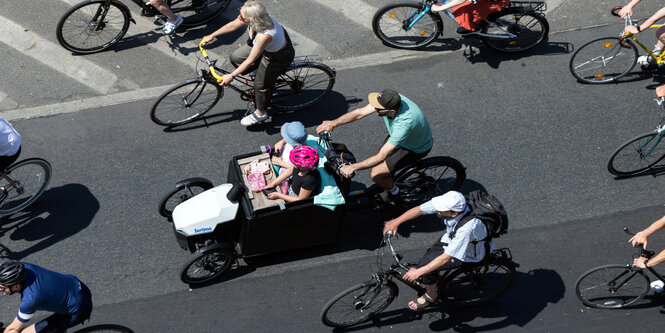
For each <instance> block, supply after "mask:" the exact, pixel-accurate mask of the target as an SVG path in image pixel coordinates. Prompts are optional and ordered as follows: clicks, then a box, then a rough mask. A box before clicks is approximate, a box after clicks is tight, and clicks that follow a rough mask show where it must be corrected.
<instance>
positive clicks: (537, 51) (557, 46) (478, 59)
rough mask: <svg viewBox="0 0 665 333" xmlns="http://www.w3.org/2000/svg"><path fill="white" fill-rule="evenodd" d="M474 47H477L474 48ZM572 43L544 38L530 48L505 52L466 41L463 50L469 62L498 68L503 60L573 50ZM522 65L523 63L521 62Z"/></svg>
mask: <svg viewBox="0 0 665 333" xmlns="http://www.w3.org/2000/svg"><path fill="white" fill-rule="evenodd" d="M474 47H477V48H478V49H479V52H478V51H475V50H474ZM573 49H574V47H573V44H571V43H565V42H563V43H562V42H548V40H547V39H546V40H545V41H544V42H543V43H542V44H540V45H538V46H536V47H535V48H533V49H531V50H527V51H524V52H517V53H506V52H500V51H496V50H494V49H491V48H490V47H488V46H487V45H485V44H484V43H477V42H467V48H466V50H465V51H464V56H465V57H466V58H467V60H469V62H470V63H472V64H476V63H483V62H484V63H487V65H489V66H490V67H492V68H499V65H500V64H501V62H503V61H515V60H519V59H521V58H525V57H530V56H534V55H545V56H551V55H561V54H569V53H572V52H573ZM523 66H524V64H523Z"/></svg>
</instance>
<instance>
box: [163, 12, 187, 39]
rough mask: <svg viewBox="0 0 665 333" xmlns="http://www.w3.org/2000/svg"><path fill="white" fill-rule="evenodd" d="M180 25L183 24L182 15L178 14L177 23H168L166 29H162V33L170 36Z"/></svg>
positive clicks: (165, 25)
mask: <svg viewBox="0 0 665 333" xmlns="http://www.w3.org/2000/svg"><path fill="white" fill-rule="evenodd" d="M180 24H182V15H180V14H178V17H177V18H176V19H175V21H166V24H164V28H162V33H163V34H165V35H170V34H172V33H173V32H174V31H175V29H176V28H177V27H178V26H179V25H180Z"/></svg>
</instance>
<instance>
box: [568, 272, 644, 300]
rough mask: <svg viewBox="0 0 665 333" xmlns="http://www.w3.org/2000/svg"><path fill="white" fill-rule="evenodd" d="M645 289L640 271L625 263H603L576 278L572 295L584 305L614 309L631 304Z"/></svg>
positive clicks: (642, 295) (642, 274)
mask: <svg viewBox="0 0 665 333" xmlns="http://www.w3.org/2000/svg"><path fill="white" fill-rule="evenodd" d="M649 288H650V283H649V277H647V276H646V275H645V274H644V273H643V272H642V270H631V269H630V268H629V266H627V265H604V266H600V267H596V268H594V269H591V270H589V271H587V272H586V273H584V274H582V276H580V278H579V279H577V282H576V283H575V295H577V298H579V299H580V301H582V303H584V305H587V306H590V307H593V308H601V309H617V308H623V307H626V306H628V305H630V304H633V303H635V301H637V300H639V299H640V298H642V297H644V295H646V294H647V292H649Z"/></svg>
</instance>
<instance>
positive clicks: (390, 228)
mask: <svg viewBox="0 0 665 333" xmlns="http://www.w3.org/2000/svg"><path fill="white" fill-rule="evenodd" d="M398 226H399V224H398V223H396V221H395V220H390V221H388V222H386V225H385V226H384V227H383V234H384V235H385V234H387V233H389V232H391V233H392V235H396V234H397V227H398Z"/></svg>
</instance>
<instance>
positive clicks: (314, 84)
mask: <svg viewBox="0 0 665 333" xmlns="http://www.w3.org/2000/svg"><path fill="white" fill-rule="evenodd" d="M333 84H335V73H334V72H333V70H332V69H331V68H330V67H328V66H326V65H324V64H318V63H311V62H306V63H299V64H294V65H291V67H289V69H288V70H287V71H286V72H285V73H284V74H282V75H280V76H279V78H277V82H276V83H275V91H274V92H273V94H272V99H271V102H270V105H271V106H272V108H273V109H275V110H278V111H296V110H302V109H306V108H308V107H310V106H312V105H314V104H316V103H318V102H320V101H321V100H323V99H324V98H325V97H326V96H328V94H329V93H330V91H331V90H332V87H333Z"/></svg>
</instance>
